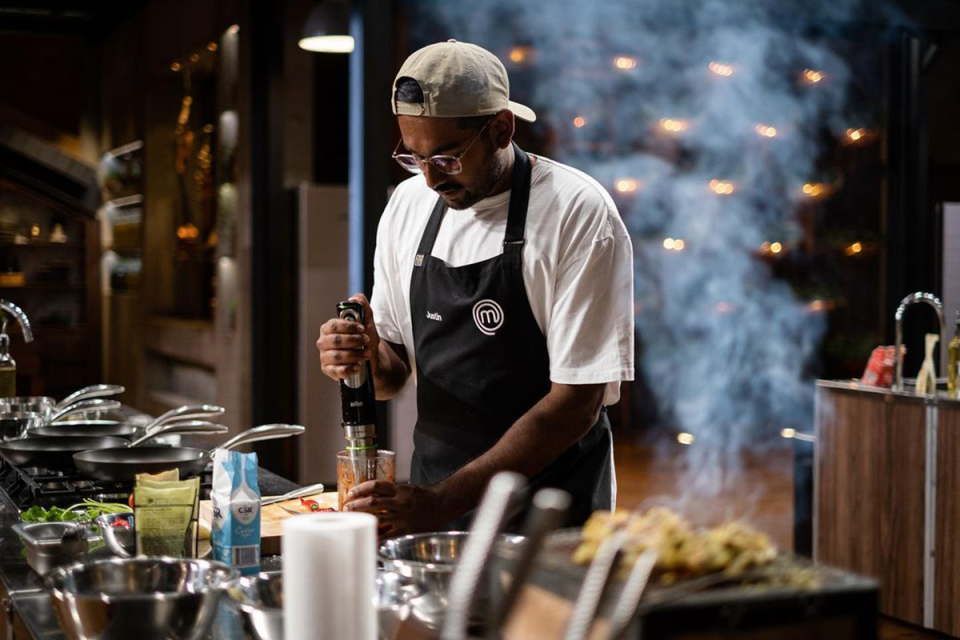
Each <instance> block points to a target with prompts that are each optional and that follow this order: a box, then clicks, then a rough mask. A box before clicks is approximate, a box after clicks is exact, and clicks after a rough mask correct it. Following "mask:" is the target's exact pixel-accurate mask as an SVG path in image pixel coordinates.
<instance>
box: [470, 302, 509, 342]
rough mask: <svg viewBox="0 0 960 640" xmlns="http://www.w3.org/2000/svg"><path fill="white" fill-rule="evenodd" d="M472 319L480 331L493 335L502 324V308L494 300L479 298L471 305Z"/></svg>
mask: <svg viewBox="0 0 960 640" xmlns="http://www.w3.org/2000/svg"><path fill="white" fill-rule="evenodd" d="M473 321H474V323H476V325H477V329H480V333H482V334H484V335H488V336H492V335H495V334H496V333H497V329H499V328H500V327H502V326H503V309H502V308H501V307H500V305H499V304H498V303H497V302H496V301H495V300H481V301H480V302H478V303H477V304H475V305H473Z"/></svg>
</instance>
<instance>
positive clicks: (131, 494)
mask: <svg viewBox="0 0 960 640" xmlns="http://www.w3.org/2000/svg"><path fill="white" fill-rule="evenodd" d="M127 504H129V505H130V508H131V509H133V508H134V507H135V506H136V505H135V504H133V491H131V492H130V498H128V499H127Z"/></svg>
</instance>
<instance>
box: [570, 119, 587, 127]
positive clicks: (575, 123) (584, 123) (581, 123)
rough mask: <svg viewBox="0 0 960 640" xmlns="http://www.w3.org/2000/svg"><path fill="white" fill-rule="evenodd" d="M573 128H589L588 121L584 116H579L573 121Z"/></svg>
mask: <svg viewBox="0 0 960 640" xmlns="http://www.w3.org/2000/svg"><path fill="white" fill-rule="evenodd" d="M573 126H575V127H576V128H577V129H582V128H584V127H585V126H587V119H586V118H584V117H583V116H577V117H576V118H574V119H573Z"/></svg>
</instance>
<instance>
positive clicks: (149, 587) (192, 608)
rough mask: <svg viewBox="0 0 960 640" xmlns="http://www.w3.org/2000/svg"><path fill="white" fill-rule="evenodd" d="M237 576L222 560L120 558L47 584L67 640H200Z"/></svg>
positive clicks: (84, 566)
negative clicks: (221, 599)
mask: <svg viewBox="0 0 960 640" xmlns="http://www.w3.org/2000/svg"><path fill="white" fill-rule="evenodd" d="M237 577H238V574H237V572H236V570H234V569H231V568H230V567H228V566H227V565H225V564H222V563H220V562H210V561H208V560H180V559H176V558H124V559H112V560H98V561H95V562H84V563H80V564H75V565H73V566H70V567H65V568H61V569H57V570H56V571H54V572H52V573H50V574H48V576H47V578H46V583H47V586H48V587H49V588H50V589H51V590H52V593H51V599H52V600H53V606H54V610H55V611H56V613H57V618H58V619H59V621H60V626H61V627H62V628H63V631H64V633H65V635H66V636H67V638H69V639H70V640H113V639H117V640H121V639H122V640H129V638H131V637H133V638H136V639H137V640H199V638H202V637H204V636H206V634H207V633H208V632H209V630H210V626H211V624H212V623H213V619H214V616H215V614H216V611H217V605H218V604H219V602H220V598H221V596H222V595H223V592H224V590H225V589H226V586H227V584H228V583H230V582H231V581H233V580H236V579H237Z"/></svg>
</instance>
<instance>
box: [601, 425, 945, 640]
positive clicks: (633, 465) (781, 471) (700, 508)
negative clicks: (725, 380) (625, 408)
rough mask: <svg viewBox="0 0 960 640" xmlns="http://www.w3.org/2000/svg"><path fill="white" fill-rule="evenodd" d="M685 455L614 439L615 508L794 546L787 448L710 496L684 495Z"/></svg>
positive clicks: (675, 446) (909, 639)
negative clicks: (653, 510)
mask: <svg viewBox="0 0 960 640" xmlns="http://www.w3.org/2000/svg"><path fill="white" fill-rule="evenodd" d="M692 446H696V444H694V445H692ZM685 454H686V451H685V447H684V445H681V444H679V443H676V442H658V443H649V442H644V443H637V442H631V439H630V438H627V437H623V436H619V437H617V444H616V456H615V458H616V459H615V462H616V468H617V505H618V506H619V507H621V508H625V509H634V508H643V507H646V506H649V505H651V504H657V503H666V504H677V505H682V506H680V507H679V508H680V509H681V511H682V512H683V513H685V514H696V516H695V519H696V521H697V524H701V525H705V526H709V525H714V524H718V523H720V522H722V521H724V520H727V519H730V518H742V519H744V520H746V521H748V522H750V523H751V524H753V525H754V526H756V527H757V528H758V529H760V530H762V531H765V532H766V533H767V534H768V535H769V536H770V537H771V539H772V540H773V542H774V543H775V544H776V545H777V546H778V547H779V548H780V549H785V550H790V549H792V548H793V454H792V449H791V448H790V447H789V446H784V447H783V448H782V449H779V448H778V449H775V450H773V451H768V452H766V453H764V454H763V455H762V456H753V457H749V458H746V459H743V460H739V461H738V463H739V468H738V469H737V470H736V474H735V475H727V476H726V477H727V480H728V482H726V483H725V484H726V486H727V488H726V489H724V490H721V491H719V492H718V493H717V495H711V496H697V495H689V493H690V492H689V491H684V487H682V486H680V484H681V483H680V481H679V479H680V478H682V477H684V476H683V475H682V473H681V472H682V471H683V469H684V468H685V459H684V456H685ZM728 472H729V473H733V472H732V471H730V470H728ZM879 623H880V624H879V627H880V638H881V639H883V640H930V639H934V638H948V637H949V636H945V635H942V634H939V633H932V632H929V631H926V630H923V629H918V628H916V627H912V626H909V625H904V624H901V623H898V622H896V621H894V620H890V619H887V618H883V617H881V619H880V620H879Z"/></svg>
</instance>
